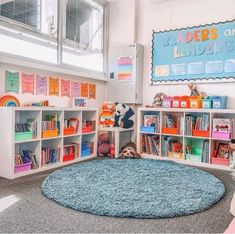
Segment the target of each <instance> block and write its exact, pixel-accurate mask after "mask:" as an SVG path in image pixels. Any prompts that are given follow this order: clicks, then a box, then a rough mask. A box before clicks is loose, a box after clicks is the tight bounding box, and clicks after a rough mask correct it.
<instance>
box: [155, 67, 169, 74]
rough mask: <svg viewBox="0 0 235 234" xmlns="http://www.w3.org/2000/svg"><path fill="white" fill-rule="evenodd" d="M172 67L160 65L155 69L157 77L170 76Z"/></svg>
mask: <svg viewBox="0 0 235 234" xmlns="http://www.w3.org/2000/svg"><path fill="white" fill-rule="evenodd" d="M169 75H170V67H169V65H160V66H156V67H155V76H169Z"/></svg>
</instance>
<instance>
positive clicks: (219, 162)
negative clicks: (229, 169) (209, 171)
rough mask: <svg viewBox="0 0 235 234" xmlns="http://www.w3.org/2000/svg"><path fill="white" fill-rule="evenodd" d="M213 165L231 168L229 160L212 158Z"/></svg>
mask: <svg viewBox="0 0 235 234" xmlns="http://www.w3.org/2000/svg"><path fill="white" fill-rule="evenodd" d="M211 163H212V164H216V165H222V166H229V159H226V158H217V157H211Z"/></svg>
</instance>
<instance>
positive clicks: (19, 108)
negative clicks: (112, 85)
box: [0, 106, 98, 111]
mask: <svg viewBox="0 0 235 234" xmlns="http://www.w3.org/2000/svg"><path fill="white" fill-rule="evenodd" d="M0 108H1V109H4V110H15V111H41V110H42V111H97V110H98V108H96V107H79V108H73V107H48V106H46V107H33V106H30V107H0Z"/></svg>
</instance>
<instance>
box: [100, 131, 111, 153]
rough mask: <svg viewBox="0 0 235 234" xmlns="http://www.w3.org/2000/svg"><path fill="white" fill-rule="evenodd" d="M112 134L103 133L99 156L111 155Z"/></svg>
mask: <svg viewBox="0 0 235 234" xmlns="http://www.w3.org/2000/svg"><path fill="white" fill-rule="evenodd" d="M110 146H111V145H110V134H109V133H108V132H104V133H101V134H100V135H99V141H98V156H99V157H108V156H110Z"/></svg>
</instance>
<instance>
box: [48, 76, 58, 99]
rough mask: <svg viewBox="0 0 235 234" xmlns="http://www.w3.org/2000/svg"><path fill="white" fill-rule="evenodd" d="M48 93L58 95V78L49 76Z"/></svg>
mask: <svg viewBox="0 0 235 234" xmlns="http://www.w3.org/2000/svg"><path fill="white" fill-rule="evenodd" d="M49 95H50V96H53V95H54V96H59V79H58V78H53V77H49Z"/></svg>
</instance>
